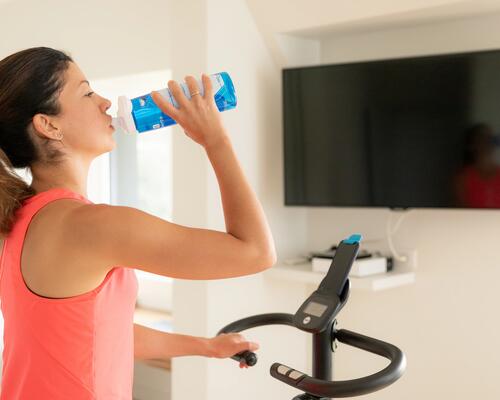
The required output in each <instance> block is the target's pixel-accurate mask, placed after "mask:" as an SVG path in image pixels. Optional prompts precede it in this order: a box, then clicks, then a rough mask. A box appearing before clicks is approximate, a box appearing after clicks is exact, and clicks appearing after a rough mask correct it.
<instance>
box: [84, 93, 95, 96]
mask: <svg viewBox="0 0 500 400" xmlns="http://www.w3.org/2000/svg"><path fill="white" fill-rule="evenodd" d="M93 94H94V92H88V93H87V94H86V95H85V96H87V97H92V95H93Z"/></svg>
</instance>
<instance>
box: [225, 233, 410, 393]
mask: <svg viewBox="0 0 500 400" xmlns="http://www.w3.org/2000/svg"><path fill="white" fill-rule="evenodd" d="M360 240H361V236H360V235H352V236H351V237H349V238H348V239H346V240H343V241H342V242H341V243H340V245H339V246H338V248H337V250H336V252H335V255H334V258H333V260H332V265H331V266H330V270H329V271H328V273H327V275H326V276H325V278H324V279H323V280H322V281H321V283H320V285H319V287H318V289H317V290H315V291H314V292H313V293H312V294H311V295H310V296H309V297H308V299H307V300H306V301H305V302H304V303H303V304H302V305H301V306H300V308H299V310H298V311H297V312H296V313H295V315H292V314H286V313H271V314H261V315H255V316H252V317H248V318H244V319H240V320H238V321H235V322H233V323H231V324H229V325H227V326H226V327H224V328H222V329H221V330H220V331H219V333H218V334H221V333H230V332H241V331H243V330H246V329H250V328H256V327H258V326H264V325H288V326H291V327H295V328H298V329H300V330H303V331H305V332H309V333H311V334H312V335H313V360H312V362H313V365H312V367H313V368H312V371H313V372H312V375H313V376H309V375H307V374H305V373H303V372H300V371H297V370H295V369H294V368H291V367H288V366H286V365H283V364H280V363H274V364H273V365H272V366H271V369H270V373H271V375H272V376H273V377H274V378H276V379H278V380H280V381H282V382H284V383H286V384H288V385H290V386H293V387H295V388H297V389H298V390H301V391H303V392H304V393H303V394H301V395H298V396H296V397H294V400H318V399H327V398H338V397H353V396H361V395H365V394H368V393H371V392H374V391H377V390H380V389H382V388H384V387H386V386H388V385H390V384H392V383H394V382H395V381H396V380H398V379H399V378H400V377H401V376H402V374H403V372H404V370H405V368H406V358H405V355H404V354H403V352H402V351H401V350H400V349H398V348H397V347H396V346H394V345H392V344H390V343H386V342H383V341H381V340H378V339H373V338H370V337H368V336H364V335H361V334H359V333H355V332H351V331H348V330H345V329H340V330H337V329H336V316H337V315H338V313H339V312H340V310H341V309H342V308H343V307H344V305H345V304H346V302H347V299H348V297H349V290H350V283H349V278H348V275H349V271H350V270H351V267H352V264H353V262H354V260H355V258H356V255H357V253H358V251H359V242H360ZM335 341H339V342H341V343H344V344H347V345H350V346H353V347H356V348H359V349H362V350H365V351H368V352H371V353H374V354H377V355H380V356H382V357H385V358H387V359H389V360H390V361H391V362H390V364H389V365H388V366H387V367H385V368H384V369H383V370H381V371H379V372H377V373H375V374H372V375H369V376H366V377H363V378H358V379H352V380H348V381H337V382H335V381H332V380H331V379H332V349H333V346H334V343H335ZM232 358H233V359H235V360H236V361H238V362H241V361H244V362H245V363H246V364H247V365H249V366H253V365H255V364H256V363H257V356H256V354H255V353H253V352H250V351H246V352H243V353H240V354H237V355H235V356H234V357H232Z"/></svg>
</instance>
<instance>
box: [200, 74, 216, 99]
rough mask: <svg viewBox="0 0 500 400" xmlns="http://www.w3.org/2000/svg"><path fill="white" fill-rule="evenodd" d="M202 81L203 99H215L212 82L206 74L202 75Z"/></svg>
mask: <svg viewBox="0 0 500 400" xmlns="http://www.w3.org/2000/svg"><path fill="white" fill-rule="evenodd" d="M201 81H202V83H203V90H204V95H203V98H204V99H205V100H211V99H213V98H214V93H213V88H212V81H211V80H210V77H209V76H208V75H206V74H201Z"/></svg>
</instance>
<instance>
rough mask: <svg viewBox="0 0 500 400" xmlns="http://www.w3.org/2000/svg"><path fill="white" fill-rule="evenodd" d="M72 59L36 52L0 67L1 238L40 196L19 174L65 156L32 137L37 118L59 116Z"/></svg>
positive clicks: (16, 56) (47, 51) (24, 52)
mask: <svg viewBox="0 0 500 400" xmlns="http://www.w3.org/2000/svg"><path fill="white" fill-rule="evenodd" d="M72 61H73V60H72V58H71V57H70V56H69V55H67V54H65V53H64V52H62V51H60V50H54V49H51V48H48V47H35V48H30V49H26V50H22V51H19V52H17V53H14V54H11V55H10V56H8V57H6V58H4V59H3V60H1V61H0V236H6V235H8V234H9V233H10V231H11V230H12V225H13V223H14V220H15V212H16V210H17V209H18V208H19V207H20V206H21V205H22V202H23V200H25V199H26V198H28V197H30V196H32V195H34V194H35V192H34V190H33V188H32V187H31V186H29V185H28V183H27V182H25V181H24V180H23V179H22V178H21V177H20V176H19V175H18V174H17V173H16V171H15V170H14V169H15V168H29V167H31V165H32V164H33V163H34V162H37V161H41V160H43V161H44V162H48V163H52V162H58V161H59V159H60V157H61V156H62V153H61V152H60V151H59V150H56V149H53V148H52V144H51V143H50V142H52V141H51V140H50V139H41V138H38V137H37V136H36V135H35V134H34V133H33V126H32V120H33V117H34V116H35V115H36V114H38V113H43V114H46V115H58V114H59V113H60V112H61V107H60V104H59V100H58V98H59V94H60V92H61V91H62V89H63V86H64V83H65V82H64V72H65V71H66V70H67V69H68V67H69V63H70V62H72Z"/></svg>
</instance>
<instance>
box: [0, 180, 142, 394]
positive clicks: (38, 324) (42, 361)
mask: <svg viewBox="0 0 500 400" xmlns="http://www.w3.org/2000/svg"><path fill="white" fill-rule="evenodd" d="M63 198H65V199H78V200H81V201H83V202H85V203H90V204H92V202H91V201H90V200H88V199H87V198H85V197H84V196H82V195H80V194H78V193H75V192H72V191H70V190H68V189H64V188H55V189H50V190H48V191H45V192H41V193H37V194H36V195H35V196H32V197H30V198H28V199H27V200H25V201H24V203H23V204H22V207H20V208H19V209H18V210H17V217H16V220H15V223H14V227H13V230H12V231H11V233H10V234H9V235H8V236H7V237H6V239H5V242H4V248H3V252H2V258H1V260H0V268H1V271H0V299H1V307H2V314H3V318H4V335H3V343H4V348H3V369H2V383H1V387H0V400H32V399H33V400H35V399H41V400H42V399H43V400H63V399H64V400H68V399H70V400H88V399H97V400H132V384H133V371H134V328H133V314H134V309H135V301H136V296H137V278H136V275H135V273H134V270H133V269H130V268H124V267H119V266H115V267H113V268H112V269H111V270H110V271H109V272H108V274H107V275H106V278H105V279H104V280H103V282H102V283H101V284H100V285H99V286H98V287H96V288H95V289H93V290H91V291H89V292H86V293H84V294H81V295H78V296H73V297H66V298H60V299H54V298H48V297H43V296H40V295H37V294H35V293H34V292H32V291H31V290H30V289H29V288H28V287H27V286H26V284H25V282H24V279H23V276H22V274H21V264H20V259H21V250H22V246H23V242H24V238H25V235H26V232H27V228H28V225H29V223H30V221H31V219H32V218H33V216H34V215H35V214H36V212H37V211H38V210H40V209H41V208H42V207H43V206H45V205H46V204H48V203H50V202H51V201H54V200H57V199H63Z"/></svg>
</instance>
